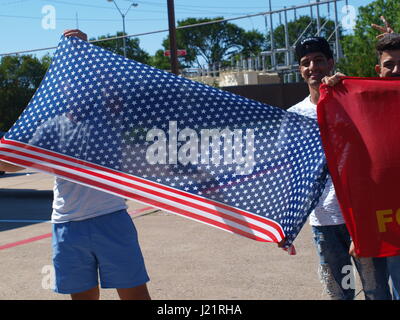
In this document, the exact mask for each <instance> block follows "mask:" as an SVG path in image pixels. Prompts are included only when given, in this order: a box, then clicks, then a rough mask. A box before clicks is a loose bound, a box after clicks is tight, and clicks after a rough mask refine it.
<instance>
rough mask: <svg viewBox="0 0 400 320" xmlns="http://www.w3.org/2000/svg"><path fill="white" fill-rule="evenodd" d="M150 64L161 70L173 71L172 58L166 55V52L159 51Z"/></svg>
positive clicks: (151, 58)
mask: <svg viewBox="0 0 400 320" xmlns="http://www.w3.org/2000/svg"><path fill="white" fill-rule="evenodd" d="M149 64H150V65H151V66H153V67H156V68H158V69H161V70H171V62H170V58H169V57H166V56H165V55H164V50H162V49H160V50H157V52H156V54H155V55H154V56H152V57H150V61H149Z"/></svg>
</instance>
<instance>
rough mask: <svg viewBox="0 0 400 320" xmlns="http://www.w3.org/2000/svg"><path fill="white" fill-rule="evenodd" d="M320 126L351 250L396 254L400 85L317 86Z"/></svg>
mask: <svg viewBox="0 0 400 320" xmlns="http://www.w3.org/2000/svg"><path fill="white" fill-rule="evenodd" d="M318 122H319V125H320V130H321V136H322V143H323V147H324V150H325V154H326V157H327V162H328V168H329V172H330V174H331V176H332V179H333V183H334V185H335V190H336V194H337V197H338V200H339V203H340V206H341V209H342V213H343V216H344V218H345V221H346V225H347V227H348V229H349V232H350V234H351V237H352V239H353V241H354V245H355V251H356V253H357V254H358V255H359V256H362V257H385V256H393V255H399V254H400V81H399V80H397V79H395V78H350V77H346V78H344V80H343V81H342V82H341V83H340V84H338V85H336V86H335V87H328V86H325V85H323V86H321V98H320V101H319V103H318Z"/></svg>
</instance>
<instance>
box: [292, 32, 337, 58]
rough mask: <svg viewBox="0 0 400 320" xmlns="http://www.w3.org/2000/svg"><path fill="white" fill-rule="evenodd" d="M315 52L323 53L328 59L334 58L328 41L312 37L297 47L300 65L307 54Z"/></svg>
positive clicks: (302, 41)
mask: <svg viewBox="0 0 400 320" xmlns="http://www.w3.org/2000/svg"><path fill="white" fill-rule="evenodd" d="M313 52H322V53H323V54H324V55H325V57H326V58H327V59H332V58H333V52H332V50H331V47H330V46H329V43H328V41H326V40H325V39H324V38H321V37H310V38H305V39H303V40H301V41H300V42H299V43H297V45H296V57H297V60H298V61H299V63H300V60H301V58H303V57H304V56H305V55H306V54H309V53H313Z"/></svg>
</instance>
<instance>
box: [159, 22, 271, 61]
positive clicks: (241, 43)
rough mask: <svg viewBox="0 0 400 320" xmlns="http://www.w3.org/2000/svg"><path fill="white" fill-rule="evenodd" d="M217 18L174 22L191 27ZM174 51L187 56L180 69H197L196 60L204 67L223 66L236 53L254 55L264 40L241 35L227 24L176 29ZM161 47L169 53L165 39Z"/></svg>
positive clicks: (257, 35) (255, 35)
mask: <svg viewBox="0 0 400 320" xmlns="http://www.w3.org/2000/svg"><path fill="white" fill-rule="evenodd" d="M221 19H223V17H217V18H213V19H211V18H201V19H198V18H187V19H185V20H181V21H178V24H177V25H178V27H183V26H188V25H192V24H198V23H205V22H211V21H214V20H221ZM176 42H177V46H178V49H186V50H187V55H186V56H185V57H184V58H183V59H182V60H181V64H182V65H184V66H200V65H201V63H200V60H199V58H200V57H201V58H203V59H204V61H205V63H207V64H213V63H216V62H223V61H224V60H226V59H228V58H230V57H231V56H232V55H234V54H237V53H238V52H241V51H243V52H245V53H246V54H251V53H253V54H256V53H259V52H260V51H261V50H262V49H263V45H264V42H265V38H264V36H263V35H262V34H261V33H259V32H258V31H255V30H253V31H248V32H247V31H245V30H244V29H242V28H240V27H238V26H237V25H235V24H233V23H229V22H227V21H224V22H219V23H213V24H208V25H204V26H198V27H193V28H184V29H178V30H177V32H176ZM163 47H164V48H165V49H169V47H170V46H169V38H167V39H165V40H164V42H163Z"/></svg>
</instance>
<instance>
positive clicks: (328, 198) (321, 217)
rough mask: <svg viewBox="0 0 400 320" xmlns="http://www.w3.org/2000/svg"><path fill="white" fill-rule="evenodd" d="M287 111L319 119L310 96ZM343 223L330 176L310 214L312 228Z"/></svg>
mask: <svg viewBox="0 0 400 320" xmlns="http://www.w3.org/2000/svg"><path fill="white" fill-rule="evenodd" d="M287 111H290V112H295V113H298V114H301V115H303V116H306V117H309V118H312V119H317V106H316V105H315V104H313V103H312V102H311V97H310V96H308V97H306V98H305V99H304V100H303V101H301V102H299V103H298V104H296V105H294V106H293V107H291V108H289V109H288V110H287ZM343 223H345V222H344V219H343V216H342V212H341V210H340V206H339V203H338V200H337V198H336V193H335V188H334V186H333V183H332V178H331V177H330V176H328V180H327V182H326V186H325V189H324V191H323V193H322V195H321V198H320V199H319V202H318V204H317V206H316V207H315V209H314V210H313V211H312V212H311V214H310V224H311V225H312V226H329V225H337V224H343Z"/></svg>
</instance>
